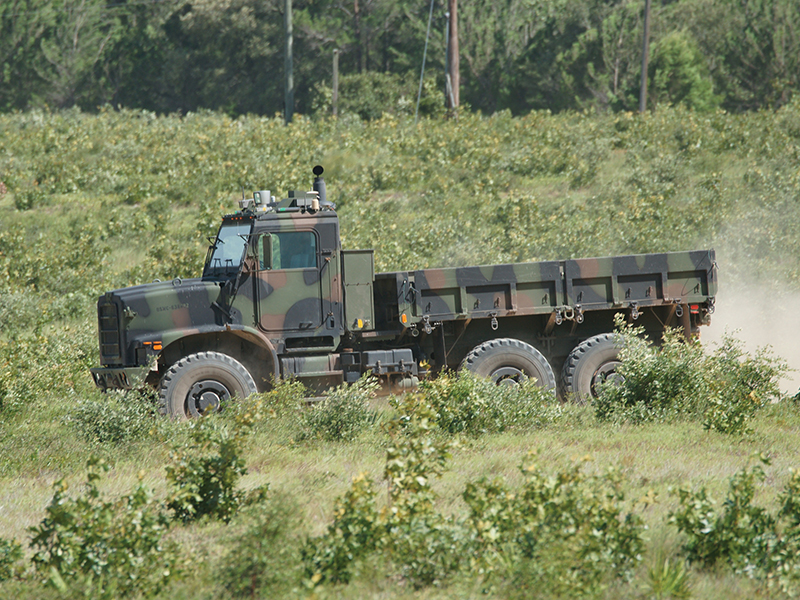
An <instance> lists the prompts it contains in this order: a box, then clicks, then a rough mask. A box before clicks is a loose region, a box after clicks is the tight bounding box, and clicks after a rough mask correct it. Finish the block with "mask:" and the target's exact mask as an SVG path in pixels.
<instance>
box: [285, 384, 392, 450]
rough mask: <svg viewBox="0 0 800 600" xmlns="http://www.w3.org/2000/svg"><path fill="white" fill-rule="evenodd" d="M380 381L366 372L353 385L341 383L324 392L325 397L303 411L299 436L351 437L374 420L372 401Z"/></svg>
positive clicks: (309, 437) (343, 438) (330, 439)
mask: <svg viewBox="0 0 800 600" xmlns="http://www.w3.org/2000/svg"><path fill="white" fill-rule="evenodd" d="M377 389H378V382H377V381H375V380H374V378H371V377H368V376H365V377H362V378H361V379H359V380H358V381H356V382H355V383H354V384H352V385H340V386H339V387H336V388H333V389H331V390H328V391H326V392H325V399H324V400H322V401H320V402H317V403H316V404H314V405H312V406H311V407H310V408H309V409H308V410H306V411H304V412H302V413H301V414H300V431H299V432H298V434H297V439H298V440H306V439H322V440H328V441H352V440H354V439H355V438H356V437H358V435H359V434H360V433H361V432H362V431H363V430H364V429H365V428H366V427H368V426H369V425H371V424H372V423H374V422H375V419H376V414H375V412H374V411H373V410H372V409H370V407H369V401H370V400H371V399H372V398H373V397H374V396H375V391H376V390H377Z"/></svg>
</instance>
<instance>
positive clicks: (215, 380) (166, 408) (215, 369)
mask: <svg viewBox="0 0 800 600" xmlns="http://www.w3.org/2000/svg"><path fill="white" fill-rule="evenodd" d="M257 391H258V390H257V389H256V383H255V381H253V377H252V376H251V375H250V373H249V372H248V371H247V369H246V368H245V367H244V365H242V363H240V362H239V361H238V360H236V359H234V358H231V357H230V356H228V355H227V354H221V353H219V352H198V353H196V354H191V355H189V356H187V357H186V358H182V359H181V360H179V361H178V362H176V363H175V364H174V365H172V366H171V367H170V368H169V370H167V372H166V373H165V374H164V377H163V378H162V379H161V390H160V393H159V400H160V410H161V414H162V415H170V416H172V417H175V418H178V419H186V418H193V417H199V416H202V415H203V414H205V413H207V412H216V411H219V410H222V409H223V408H224V406H225V404H227V403H228V402H230V401H231V399H232V398H233V397H234V396H238V397H239V398H246V397H247V396H249V395H250V394H255V393H256V392H257Z"/></svg>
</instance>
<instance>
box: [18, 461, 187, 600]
mask: <svg viewBox="0 0 800 600" xmlns="http://www.w3.org/2000/svg"><path fill="white" fill-rule="evenodd" d="M87 467H88V474H87V480H86V491H85V493H84V494H83V495H81V496H78V497H77V498H74V499H73V498H69V497H68V496H67V495H66V491H67V485H66V483H65V482H64V480H60V481H57V482H56V483H55V484H54V486H53V488H54V493H53V498H52V500H51V502H50V504H49V506H48V507H47V508H46V509H45V513H46V516H45V518H44V519H43V520H42V522H41V523H40V524H39V525H36V526H34V527H31V529H30V533H31V547H32V549H33V550H34V551H35V553H34V555H33V559H32V560H33V564H34V566H35V567H36V570H37V571H38V572H39V573H40V574H41V575H42V576H43V577H44V578H45V579H46V580H47V581H48V582H49V583H50V584H52V585H54V586H56V587H57V588H59V589H61V590H62V591H66V590H67V589H75V590H76V591H80V592H82V593H84V594H86V595H87V596H89V597H93V598H119V597H123V596H131V595H140V596H142V597H153V596H156V595H158V593H159V592H160V591H161V590H162V589H163V588H164V586H165V585H167V583H168V582H169V581H170V580H171V579H172V578H173V577H174V576H175V575H176V573H177V570H176V569H177V564H178V563H177V559H178V549H177V546H176V545H175V543H173V542H168V541H165V540H164V539H163V537H164V534H165V533H166V530H167V526H168V524H169V518H168V517H167V516H166V515H165V514H163V513H162V512H160V511H159V510H158V508H157V507H156V506H155V505H154V504H153V494H152V492H151V491H150V490H149V489H147V488H146V487H145V486H144V485H142V484H141V483H140V484H139V485H138V486H137V487H136V488H135V489H134V490H133V492H131V493H130V494H128V495H125V496H122V497H121V498H119V499H118V500H106V499H105V498H104V497H103V495H102V494H101V493H100V491H99V490H98V487H97V485H98V482H99V480H100V479H101V473H102V472H106V471H108V469H109V466H108V464H107V463H105V462H103V461H101V460H99V459H97V458H95V457H92V458H90V459H89V461H88V463H87Z"/></svg>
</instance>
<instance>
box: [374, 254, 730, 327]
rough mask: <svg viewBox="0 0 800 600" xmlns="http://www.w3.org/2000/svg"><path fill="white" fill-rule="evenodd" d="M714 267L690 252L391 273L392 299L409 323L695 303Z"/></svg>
mask: <svg viewBox="0 0 800 600" xmlns="http://www.w3.org/2000/svg"><path fill="white" fill-rule="evenodd" d="M715 264H716V263H715V255H714V251H713V250H697V251H689V252H667V253H661V254H639V255H628V256H608V257H601V258H582V259H571V260H562V261H544V262H535V263H516V264H502V265H484V266H478V267H455V268H446V269H421V270H418V271H410V272H403V273H397V274H393V276H395V275H396V280H397V282H398V284H397V285H398V286H401V285H402V286H403V289H400V288H399V287H398V297H402V298H406V299H411V302H410V303H409V306H408V309H409V311H410V315H409V316H410V319H409V323H411V322H419V321H420V320H429V321H444V320H452V319H466V318H480V317H502V316H510V315H530V314H547V313H552V312H553V311H555V310H557V309H565V308H579V309H580V310H581V311H583V312H585V311H587V310H601V309H609V308H615V307H623V306H632V305H635V306H640V307H643V306H652V305H658V304H693V303H703V302H706V301H708V300H709V299H710V298H713V296H714V295H715V294H716V288H717V282H716V278H715V277H716V273H715ZM379 276H380V275H379ZM409 292H410V295H409ZM401 312H402V311H401Z"/></svg>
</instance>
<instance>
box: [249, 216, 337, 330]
mask: <svg viewBox="0 0 800 600" xmlns="http://www.w3.org/2000/svg"><path fill="white" fill-rule="evenodd" d="M256 255H257V260H258V278H257V279H258V280H257V282H256V288H257V289H256V295H257V299H256V305H257V319H258V327H259V329H261V330H263V331H265V332H267V333H271V334H279V333H280V332H286V333H290V332H306V333H308V334H309V335H313V334H314V332H315V331H316V330H317V329H318V328H320V327H321V326H322V325H323V324H324V318H325V315H324V313H323V302H322V298H323V293H322V292H323V290H322V281H321V277H320V264H319V263H320V252H319V237H318V235H317V232H316V231H314V230H313V229H309V230H299V231H298V230H295V231H276V232H271V233H264V234H261V235H259V236H258V239H257V240H256Z"/></svg>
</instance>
